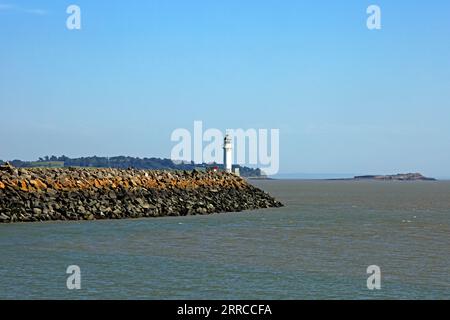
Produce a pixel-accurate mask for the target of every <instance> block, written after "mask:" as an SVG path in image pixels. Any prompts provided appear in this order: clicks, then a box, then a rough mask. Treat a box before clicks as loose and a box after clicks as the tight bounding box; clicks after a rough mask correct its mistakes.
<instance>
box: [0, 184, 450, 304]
mask: <svg viewBox="0 0 450 320" xmlns="http://www.w3.org/2000/svg"><path fill="white" fill-rule="evenodd" d="M251 183H253V184H255V185H256V186H258V187H260V188H262V189H264V190H266V191H267V192H269V193H271V194H272V195H273V196H275V197H276V198H278V199H279V200H280V201H282V202H283V203H284V204H285V207H283V208H276V209H265V210H256V211H246V212H238V213H223V214H214V215H208V216H188V217H165V218H149V219H137V220H108V221H92V222H88V221H83V222H46V223H20V224H0V299H286V300H290V299H449V298H450V182H449V181H436V182H433V181H430V182H382V181H324V180H320V181H317V180H316V181H313V180H310V181H308V180H265V181H255V180H253V181H251ZM73 266H76V271H73V270H75V269H73V268H74V267H73ZM371 266H372V267H371ZM373 266H376V268H378V269H377V270H378V271H379V273H378V271H377V273H376V274H373V273H372V272H373V270H374V269H373ZM369 267H371V268H372V269H371V268H369ZM368 268H369V270H368ZM368 271H369V272H368ZM68 272H69V273H68ZM74 276H77V278H76V279H77V280H74V279H75V278H74ZM374 276H376V277H377V281H378V280H379V282H378V285H377V286H375V287H374V286H373V284H374V282H373V279H374V278H373V277H374ZM368 282H369V286H368ZM74 283H75V284H79V287H75V288H74ZM370 284H372V285H370ZM77 288H79V289H77Z"/></svg>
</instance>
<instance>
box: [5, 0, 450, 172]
mask: <svg viewBox="0 0 450 320" xmlns="http://www.w3.org/2000/svg"><path fill="white" fill-rule="evenodd" d="M71 4H75V5H78V6H79V7H80V8H81V30H69V29H67V27H66V20H67V18H68V16H69V14H67V13H66V9H67V7H68V6H69V5H71ZM371 4H376V5H378V6H379V7H380V8H381V13H382V15H381V23H382V28H381V29H380V30H369V29H368V28H367V26H366V20H367V18H368V14H367V13H366V9H367V7H368V6H369V5H371ZM449 37H450V2H449V1H444V0H442V1H438V0H431V1H424V0H420V1H414V0H410V1H401V0H399V1H381V0H371V1H364V0H359V1H357V0H339V1H325V0H315V1H313V0H304V1H301V0H283V1H279V0H246V1H242V0H217V1H211V0H149V1H137V0H131V1H130V0H128V1H124V0H116V1H106V0H104V1H102V0H95V1H93V0H88V1H85V0H73V1H59V0H58V1H55V0H51V1H50V0H33V1H13V0H0V135H1V137H2V139H1V140H0V159H3V160H12V159H22V160H34V159H37V158H38V157H42V156H45V155H58V156H59V155H63V154H64V155H66V156H69V157H79V156H92V155H97V156H114V155H129V156H139V157H164V158H168V157H170V154H171V149H172V148H173V146H174V142H172V141H171V140H170V137H171V133H172V132H173V131H174V130H175V129H177V128H186V129H188V130H190V131H192V130H193V124H194V121H196V120H199V121H203V126H204V128H205V129H207V128H218V129H220V130H223V131H224V130H225V129H229V128H243V129H250V128H254V129H279V130H280V154H279V161H280V173H298V172H302V173H334V174H344V173H345V174H348V173H351V174H391V173H398V172H422V173H423V174H426V175H428V176H434V177H447V178H450V166H449V164H450V125H449V120H450V41H449V40H450V39H449Z"/></svg>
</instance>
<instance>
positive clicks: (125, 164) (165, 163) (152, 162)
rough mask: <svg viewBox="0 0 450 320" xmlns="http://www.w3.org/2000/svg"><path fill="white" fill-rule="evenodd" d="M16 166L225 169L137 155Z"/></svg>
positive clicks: (245, 170)
mask: <svg viewBox="0 0 450 320" xmlns="http://www.w3.org/2000/svg"><path fill="white" fill-rule="evenodd" d="M8 162H9V163H10V164H11V165H12V166H14V167H16V168H65V167H75V168H114V169H129V168H132V169H141V170H188V171H191V170H199V171H203V170H207V169H208V168H213V167H217V168H218V169H223V165H222V164H216V163H212V164H206V163H202V164H198V163H194V162H193V161H192V162H179V163H178V162H175V161H172V160H171V159H161V158H137V157H126V156H117V157H97V156H92V157H80V158H69V157H66V156H64V155H63V156H60V157H57V156H45V157H42V158H39V159H38V160H36V161H22V160H12V161H8ZM5 163H6V162H5V161H2V160H0V165H3V164H5ZM234 168H238V169H239V174H240V176H241V177H245V178H257V179H265V178H267V177H266V175H265V174H264V172H263V171H262V170H261V169H259V168H256V169H254V168H249V167H244V166H240V165H233V170H234Z"/></svg>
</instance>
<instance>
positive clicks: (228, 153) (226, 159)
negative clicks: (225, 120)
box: [223, 134, 233, 173]
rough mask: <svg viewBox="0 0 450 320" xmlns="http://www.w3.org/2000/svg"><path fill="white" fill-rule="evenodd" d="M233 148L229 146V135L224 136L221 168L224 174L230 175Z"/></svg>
mask: <svg viewBox="0 0 450 320" xmlns="http://www.w3.org/2000/svg"><path fill="white" fill-rule="evenodd" d="M232 150H233V147H232V145H231V137H230V135H228V134H227V135H226V136H225V139H223V167H224V169H225V171H226V172H229V173H231V169H232V162H233V152H232Z"/></svg>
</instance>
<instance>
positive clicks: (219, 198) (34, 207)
mask: <svg viewBox="0 0 450 320" xmlns="http://www.w3.org/2000/svg"><path fill="white" fill-rule="evenodd" d="M280 206H282V204H281V203H280V202H278V201H276V200H275V199H274V198H272V197H271V196H270V195H268V194H267V193H266V192H264V191H262V190H260V189H258V188H256V187H254V186H252V185H251V184H249V183H247V182H246V181H245V180H244V179H242V178H240V177H237V176H234V175H232V174H227V173H221V172H199V171H192V172H187V171H183V172H179V171H175V172H174V171H154V170H150V171H146V170H133V169H129V170H120V169H87V168H83V169H82V168H61V169H42V168H34V169H17V168H14V167H11V166H2V167H0V223H1V222H33V221H51V220H95V219H124V218H142V217H162V216H185V215H195V214H211V213H219V212H237V211H242V210H252V209H259V208H269V207H280Z"/></svg>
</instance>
